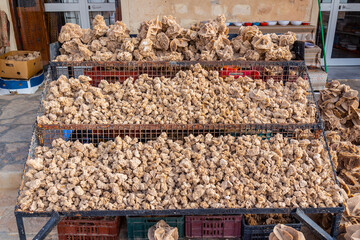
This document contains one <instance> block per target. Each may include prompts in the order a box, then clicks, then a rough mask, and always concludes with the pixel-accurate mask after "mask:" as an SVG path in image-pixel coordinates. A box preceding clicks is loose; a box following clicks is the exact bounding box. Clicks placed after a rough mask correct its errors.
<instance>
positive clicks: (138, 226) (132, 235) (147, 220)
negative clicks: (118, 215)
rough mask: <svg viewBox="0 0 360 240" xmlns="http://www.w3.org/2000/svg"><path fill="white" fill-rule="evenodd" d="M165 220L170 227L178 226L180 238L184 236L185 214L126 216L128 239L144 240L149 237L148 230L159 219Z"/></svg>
mask: <svg viewBox="0 0 360 240" xmlns="http://www.w3.org/2000/svg"><path fill="white" fill-rule="evenodd" d="M160 220H164V221H165V222H166V223H167V224H169V225H170V227H177V228H178V233H179V239H183V238H184V234H185V221H184V216H181V217H126V223H127V230H128V239H129V240H140V239H141V240H144V239H148V237H147V235H148V230H149V228H150V227H152V226H154V225H155V224H156V223H157V222H158V221H160Z"/></svg>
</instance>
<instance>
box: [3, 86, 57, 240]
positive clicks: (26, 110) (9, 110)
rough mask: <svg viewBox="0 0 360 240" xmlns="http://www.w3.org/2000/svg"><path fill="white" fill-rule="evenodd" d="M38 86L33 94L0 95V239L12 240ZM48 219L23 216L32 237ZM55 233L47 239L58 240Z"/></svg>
mask: <svg viewBox="0 0 360 240" xmlns="http://www.w3.org/2000/svg"><path fill="white" fill-rule="evenodd" d="M40 96H41V89H40V90H38V91H37V92H36V93H35V94H33V95H7V96H0V239H2V240H13V239H14V240H15V239H19V237H18V235H17V228H16V221H15V216H14V206H15V203H16V197H17V193H18V192H17V189H18V187H19V185H20V179H21V172H22V170H23V167H24V163H25V160H26V157H27V153H28V147H29V143H30V139H31V134H32V129H33V124H34V122H35V118H36V113H37V110H38V107H39V103H40ZM46 220H47V219H44V218H38V219H35V220H33V219H25V220H24V224H25V229H26V231H27V233H28V234H27V237H28V239H31V238H33V237H34V236H35V234H36V233H37V232H38V231H39V230H40V229H41V227H42V226H43V225H44V224H45V222H46ZM55 233H56V231H55V232H52V234H51V236H50V237H48V238H47V239H57V236H56V235H55Z"/></svg>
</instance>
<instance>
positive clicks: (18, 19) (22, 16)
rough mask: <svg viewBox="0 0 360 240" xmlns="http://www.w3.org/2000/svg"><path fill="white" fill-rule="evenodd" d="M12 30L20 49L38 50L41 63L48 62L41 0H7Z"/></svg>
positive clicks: (47, 40)
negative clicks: (12, 25) (10, 12)
mask: <svg viewBox="0 0 360 240" xmlns="http://www.w3.org/2000/svg"><path fill="white" fill-rule="evenodd" d="M9 2H10V7H11V8H12V9H11V10H12V14H11V15H12V20H13V23H14V28H15V29H14V30H15V32H16V31H17V33H16V34H15V35H16V38H17V45H18V49H19V50H20V49H21V50H29V51H40V52H41V56H42V60H43V64H44V65H46V64H48V62H49V57H50V53H49V37H48V35H47V31H46V25H45V16H44V7H43V0H9Z"/></svg>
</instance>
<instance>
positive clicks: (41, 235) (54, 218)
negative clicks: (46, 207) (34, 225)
mask: <svg viewBox="0 0 360 240" xmlns="http://www.w3.org/2000/svg"><path fill="white" fill-rule="evenodd" d="M60 220H61V219H60V215H59V213H58V212H53V213H52V215H51V218H50V219H49V221H47V223H46V224H45V226H44V227H42V228H41V230H40V231H39V232H38V234H36V236H35V237H34V238H33V240H43V239H45V237H46V236H47V235H48V234H49V233H50V232H51V230H52V229H53V228H54V227H55V226H56V225H57V224H58V223H59V222H60Z"/></svg>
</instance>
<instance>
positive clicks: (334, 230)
mask: <svg viewBox="0 0 360 240" xmlns="http://www.w3.org/2000/svg"><path fill="white" fill-rule="evenodd" d="M341 217H342V213H334V216H333V218H332V225H331V236H333V237H336V236H337V235H338V234H339V227H340V221H341Z"/></svg>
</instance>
